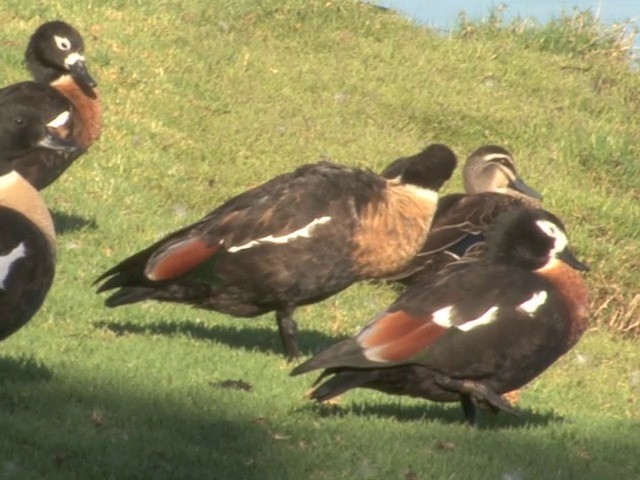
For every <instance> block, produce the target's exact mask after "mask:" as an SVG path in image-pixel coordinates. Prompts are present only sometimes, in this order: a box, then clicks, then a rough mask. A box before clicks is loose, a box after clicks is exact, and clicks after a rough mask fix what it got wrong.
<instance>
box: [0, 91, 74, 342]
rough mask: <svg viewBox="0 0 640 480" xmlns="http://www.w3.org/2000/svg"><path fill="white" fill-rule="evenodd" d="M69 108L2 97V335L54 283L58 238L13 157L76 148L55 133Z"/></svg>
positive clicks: (23, 317) (28, 313)
mask: <svg viewBox="0 0 640 480" xmlns="http://www.w3.org/2000/svg"><path fill="white" fill-rule="evenodd" d="M68 115H69V112H68V111H65V110H61V111H57V112H53V113H52V112H51V111H49V110H48V109H46V108H37V106H30V107H29V106H25V105H22V104H20V103H15V102H10V101H7V97H3V98H0V224H1V225H2V230H1V231H0V340H2V339H5V338H7V337H8V336H9V335H11V334H13V333H14V332H16V331H17V330H18V329H19V328H20V327H22V326H23V325H24V324H26V323H27V322H28V321H29V320H30V319H31V317H33V315H34V314H35V313H36V312H37V311H38V310H39V309H40V307H41V306H42V303H43V302H44V299H45V297H46V295H47V292H48V291H49V288H50V287H51V284H52V282H53V277H54V271H55V263H56V238H55V231H54V227H53V221H52V219H51V215H50V214H49V210H48V209H47V207H46V205H45V203H44V201H43V200H42V198H41V197H40V195H39V194H38V192H37V190H36V189H35V188H33V186H32V185H31V184H30V183H29V182H27V181H26V180H25V179H24V178H22V177H21V176H20V174H19V173H17V172H16V171H15V170H14V169H13V165H12V163H11V162H10V159H11V158H12V157H13V156H14V155H16V154H19V153H20V152H23V151H30V150H32V149H36V148H39V149H43V148H46V149H52V150H55V151H62V152H68V153H73V152H74V151H75V150H77V148H78V146H77V145H76V144H75V143H73V141H72V140H70V139H63V138H60V137H59V136H57V135H56V129H57V128H58V126H59V123H60V118H64V117H66V116H68Z"/></svg>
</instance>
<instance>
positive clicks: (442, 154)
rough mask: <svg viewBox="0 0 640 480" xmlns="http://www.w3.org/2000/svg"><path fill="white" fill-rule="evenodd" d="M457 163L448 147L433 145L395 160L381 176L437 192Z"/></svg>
mask: <svg viewBox="0 0 640 480" xmlns="http://www.w3.org/2000/svg"><path fill="white" fill-rule="evenodd" d="M457 163H458V159H457V157H456V154H455V153H453V151H452V150H451V149H450V148H449V147H447V146H446V145H443V144H439V143H434V144H431V145H428V146H427V147H426V148H425V149H424V150H422V151H421V152H420V153H417V154H415V155H413V156H411V157H403V158H399V159H397V160H395V161H394V162H392V163H391V164H389V166H387V168H385V169H384V170H383V171H382V176H383V177H384V178H387V179H395V180H397V181H398V182H399V183H402V184H405V185H413V186H416V187H419V188H426V189H428V190H434V191H437V190H439V189H440V188H441V187H442V185H443V184H444V182H446V181H447V180H449V179H450V178H451V175H452V174H453V171H454V170H455V168H456V165H457Z"/></svg>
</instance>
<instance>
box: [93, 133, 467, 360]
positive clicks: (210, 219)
mask: <svg viewBox="0 0 640 480" xmlns="http://www.w3.org/2000/svg"><path fill="white" fill-rule="evenodd" d="M455 163H456V159H455V155H454V154H453V152H451V150H449V149H448V148H447V147H445V146H442V145H432V146H430V147H429V148H428V149H427V150H426V151H425V154H424V155H423V156H422V157H420V158H418V159H416V160H415V162H414V163H413V164H412V165H410V166H409V167H407V169H406V170H405V173H404V174H403V175H402V176H401V177H399V178H397V179H394V180H385V179H383V178H381V177H380V176H378V175H376V174H374V173H373V172H370V171H366V170H360V169H354V168H348V167H344V166H339V165H335V164H331V163H327V162H321V163H317V164H312V165H305V166H302V167H300V168H298V169H297V170H295V171H294V172H291V173H286V174H283V175H280V176H278V177H276V178H274V179H272V180H270V181H268V182H266V183H265V184H263V185H260V186H258V187H256V188H253V189H251V190H249V191H247V192H245V193H243V194H241V195H238V196H237V197H234V198H232V199H231V200H229V201H227V202H225V203H224V204H223V205H221V206H220V207H218V208H217V209H216V210H214V211H213V212H211V213H210V214H209V215H207V216H206V217H204V218H203V219H202V220H201V221H199V222H197V223H195V224H193V225H190V226H187V227H185V228H183V229H181V230H179V231H177V232H174V233H172V234H170V235H168V236H167V237H165V238H164V239H162V240H160V241H159V242H157V243H155V244H153V245H152V246H150V247H148V248H146V249H144V250H142V251H141V252H139V253H137V254H135V255H133V256H131V257H130V258H128V259H126V260H124V261H123V262H121V263H120V264H118V265H116V266H115V267H113V268H111V269H110V270H108V271H107V272H106V273H104V274H103V275H102V276H101V277H100V278H99V279H98V281H104V282H103V283H102V285H101V286H100V288H99V291H100V292H102V291H105V290H110V289H116V292H115V293H113V294H112V295H111V296H110V297H109V298H108V299H107V301H106V304H107V306H110V307H115V306H119V305H124V304H128V303H134V302H138V301H142V300H147V299H154V300H160V301H167V302H178V303H186V304H190V305H193V306H197V307H200V308H205V309H211V310H217V311H219V312H223V313H228V314H230V315H234V316H240V317H253V316H256V315H260V314H263V313H267V312H270V311H275V312H276V318H277V321H278V326H279V329H280V336H281V339H282V342H283V344H284V348H285V352H286V354H287V355H288V356H290V357H292V356H296V355H298V354H299V350H298V346H297V342H296V324H295V322H294V320H293V317H292V315H293V311H294V310H295V308H296V307H297V306H299V305H306V304H310V303H315V302H319V301H321V300H324V299H326V298H327V297H329V296H331V295H333V294H335V293H337V292H339V291H341V290H343V289H345V288H347V287H348V286H349V285H351V284H352V283H354V282H356V281H358V280H364V279H371V278H380V277H383V276H385V275H389V274H393V273H395V272H396V271H399V270H401V269H403V268H404V266H405V264H406V263H407V261H408V260H409V259H411V258H412V257H413V256H414V255H415V253H416V252H417V250H418V248H419V247H420V245H422V243H423V241H424V238H425V236H426V232H427V230H428V228H429V224H430V222H431V217H432V215H433V212H434V211H435V206H436V199H437V194H436V190H437V189H439V188H440V186H441V185H442V183H443V182H444V181H445V180H447V179H448V178H449V177H450V176H451V173H452V171H453V169H454V168H455Z"/></svg>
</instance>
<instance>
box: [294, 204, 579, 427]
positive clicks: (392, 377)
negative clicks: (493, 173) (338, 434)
mask: <svg viewBox="0 0 640 480" xmlns="http://www.w3.org/2000/svg"><path fill="white" fill-rule="evenodd" d="M486 243H487V252H486V255H485V257H484V258H483V259H482V260H480V261H477V262H468V263H456V264H452V265H450V266H449V267H448V268H445V269H443V270H441V271H440V272H438V273H437V274H435V275H434V276H432V277H431V278H430V279H423V281H422V282H421V283H416V284H413V285H411V286H410V287H408V288H407V289H406V290H405V291H404V292H403V293H402V294H400V296H399V297H398V298H397V299H396V300H395V301H394V302H393V303H392V304H391V305H390V306H389V307H388V308H387V309H386V310H385V311H383V312H382V313H380V314H379V315H378V316H376V317H375V318H374V319H373V320H371V321H370V322H369V323H368V324H367V325H366V326H365V327H364V328H362V329H361V330H360V331H359V333H358V334H357V335H355V336H354V337H351V338H347V339H345V340H343V341H341V342H338V343H336V344H334V345H332V346H330V347H328V348H327V349H325V350H323V351H321V352H320V353H318V354H317V355H315V356H313V357H312V358H310V359H308V360H306V361H305V362H303V363H302V364H300V365H299V366H297V367H296V368H294V369H293V370H292V372H291V375H300V374H304V373H307V372H310V371H313V370H318V369H323V372H322V374H321V375H320V377H319V378H318V380H317V381H316V383H315V384H314V388H313V390H312V391H311V392H310V394H309V396H310V398H311V399H314V400H316V401H320V402H323V401H327V400H330V399H332V398H334V397H336V396H338V395H340V394H342V393H344V392H346V391H348V390H351V389H354V388H368V389H374V390H378V391H382V392H385V393H388V394H394V395H408V396H412V397H419V398H424V399H427V400H431V401H435V402H459V403H460V404H461V406H462V410H463V413H464V417H465V420H466V421H467V422H468V423H469V424H471V425H474V426H476V425H477V421H478V419H477V417H478V410H490V411H493V412H495V413H497V412H499V411H504V412H507V413H510V414H514V415H518V414H519V412H518V410H516V409H515V408H514V407H513V406H512V405H510V404H509V403H508V401H506V400H505V399H504V398H503V397H502V396H501V395H503V394H505V393H507V392H510V391H513V390H516V389H519V388H521V387H522V386H524V385H526V384H528V383H529V382H531V381H532V380H533V379H534V378H536V377H538V376H539V375H540V374H542V373H543V372H544V371H545V370H546V369H547V368H548V367H550V366H551V365H552V364H553V363H554V362H555V361H556V360H557V359H558V358H560V357H561V356H562V355H563V354H565V353H566V352H567V351H569V350H570V349H571V348H572V347H573V346H574V345H575V344H576V343H577V342H578V340H579V339H580V337H581V336H582V334H583V333H584V331H585V329H586V328H587V325H588V318H589V310H588V309H589V299H588V296H589V295H588V288H587V286H586V283H585V281H584V278H583V277H582V275H581V272H582V271H586V270H588V267H587V266H586V265H585V264H584V263H582V262H581V261H580V260H578V259H577V258H576V257H575V255H574V254H573V253H572V251H571V250H570V248H569V242H568V237H567V231H566V229H565V227H564V225H563V223H562V221H561V220H560V219H559V218H558V217H557V216H555V215H554V214H552V213H550V212H548V211H546V210H542V209H532V208H526V207H521V208H518V209H514V210H511V211H508V212H505V213H503V214H502V215H500V217H499V218H498V219H497V221H496V224H495V225H494V228H493V229H492V230H491V231H490V232H489V233H488V237H487V242H486Z"/></svg>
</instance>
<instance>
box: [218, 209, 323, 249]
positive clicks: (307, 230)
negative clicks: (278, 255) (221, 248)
mask: <svg viewBox="0 0 640 480" xmlns="http://www.w3.org/2000/svg"><path fill="white" fill-rule="evenodd" d="M330 220H331V217H319V218H316V219H314V220H312V221H311V222H309V223H308V224H307V225H305V226H304V227H302V228H299V229H298V230H296V231H295V232H291V233H287V234H286V235H281V236H279V237H275V236H273V235H268V236H266V237H262V238H259V239H258V240H251V241H250V242H247V243H245V244H243V245H238V246H235V247H230V248H228V249H227V251H228V252H229V253H235V252H239V251H240V250H246V249H247V248H251V247H255V246H256V245H260V244H262V243H279V244H283V243H289V242H290V241H291V240H295V239H296V238H309V237H311V232H312V231H313V229H314V228H315V227H316V226H318V225H322V224H323V223H327V222H328V221H330Z"/></svg>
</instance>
